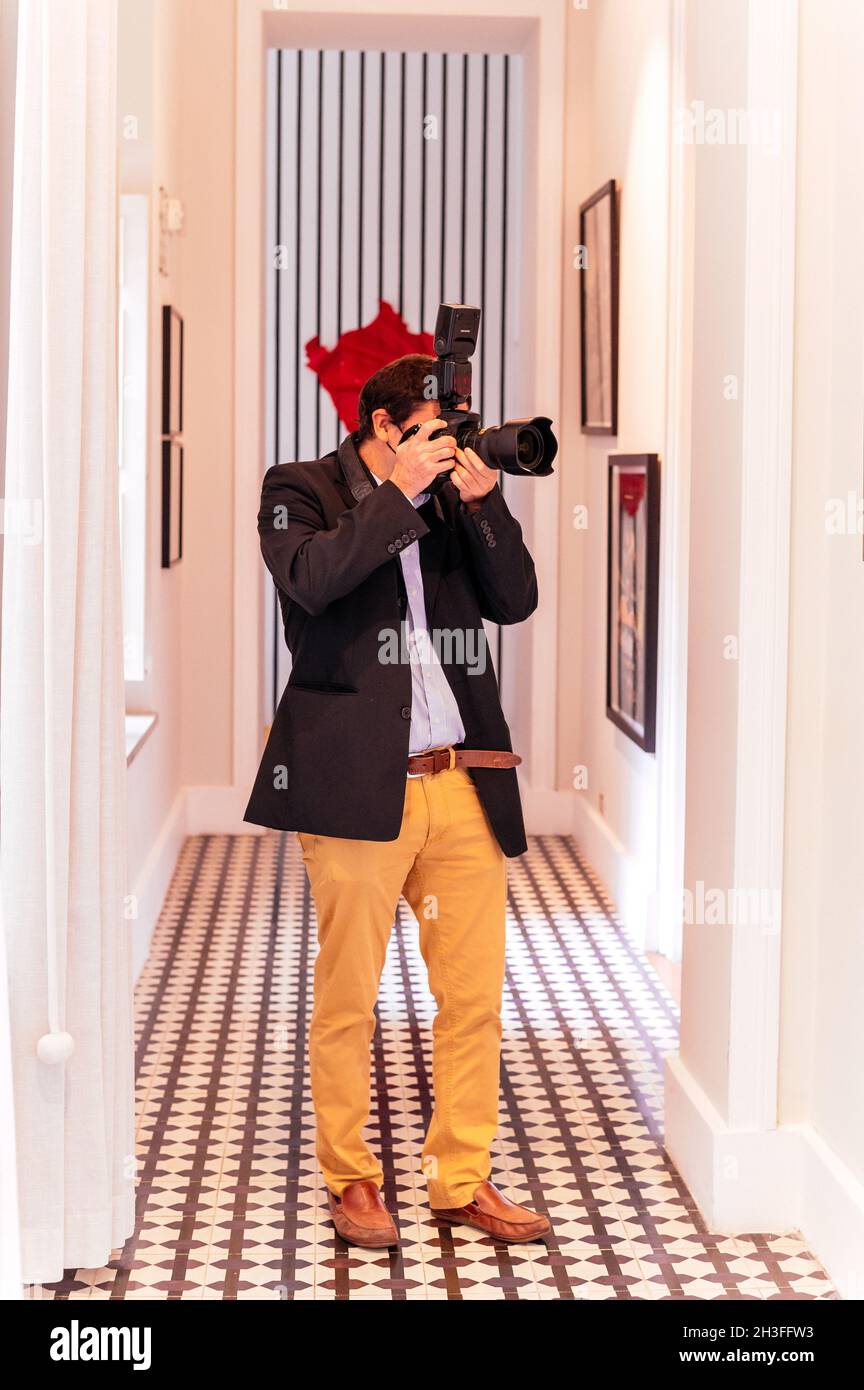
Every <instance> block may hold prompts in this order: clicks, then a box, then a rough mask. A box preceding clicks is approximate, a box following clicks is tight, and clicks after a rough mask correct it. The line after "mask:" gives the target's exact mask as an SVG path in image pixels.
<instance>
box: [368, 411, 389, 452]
mask: <svg viewBox="0 0 864 1390" xmlns="http://www.w3.org/2000/svg"><path fill="white" fill-rule="evenodd" d="M390 424H392V421H391V419H390V416H389V415H388V413H387V411H386V410H385V409H384V407H383V406H379V408H378V409H377V410H373V411H372V429H373V431H374V434H375V438H376V439H380V440H381V443H382V444H386V443H387V426H388V425H390Z"/></svg>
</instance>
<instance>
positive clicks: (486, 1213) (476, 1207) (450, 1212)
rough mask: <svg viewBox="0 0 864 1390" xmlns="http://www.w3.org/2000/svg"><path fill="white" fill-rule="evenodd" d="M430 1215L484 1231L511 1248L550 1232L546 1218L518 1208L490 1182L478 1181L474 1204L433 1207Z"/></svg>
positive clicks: (549, 1225)
mask: <svg viewBox="0 0 864 1390" xmlns="http://www.w3.org/2000/svg"><path fill="white" fill-rule="evenodd" d="M432 1215H433V1216H437V1218H438V1220H439V1221H446V1222H448V1224H449V1225H451V1226H474V1227H475V1228H476V1229H477V1230H478V1231H485V1232H486V1234H487V1236H491V1237H492V1239H493V1240H503V1241H506V1242H507V1243H508V1244H510V1245H518V1244H521V1243H522V1242H523V1241H526V1242H527V1241H529V1240H540V1241H545V1239H546V1237H547V1236H548V1235H549V1234H550V1233H551V1231H552V1225H551V1222H550V1221H549V1218H548V1217H547V1216H542V1215H541V1214H540V1212H538V1211H529V1209H528V1207H517V1205H516V1203H515V1202H511V1201H510V1198H509V1197H505V1196H504V1193H503V1192H499V1191H498V1189H497V1187H495V1185H494V1184H493V1183H491V1182H481V1184H480V1186H479V1187H478V1188H477V1190H476V1192H475V1193H474V1201H473V1202H468V1204H467V1205H466V1206H464V1207H433V1208H432Z"/></svg>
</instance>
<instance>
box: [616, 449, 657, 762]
mask: <svg viewBox="0 0 864 1390" xmlns="http://www.w3.org/2000/svg"><path fill="white" fill-rule="evenodd" d="M607 510H608V515H607V529H606V715H607V717H608V718H609V719H611V721H612V723H613V724H615V725H616V726H617V727H618V728H619V729H621V730H622V732H623V733H625V734H626V735H627V737H628V738H631V739H632V740H633V742H634V743H636V744H638V746H639V747H640V748H642V749H643V750H644V751H645V752H646V753H653V752H654V751H655V740H656V726H657V625H658V606H659V579H660V460H659V457H658V455H657V454H610V455H609V484H608V509H607Z"/></svg>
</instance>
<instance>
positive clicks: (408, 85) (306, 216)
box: [262, 49, 523, 723]
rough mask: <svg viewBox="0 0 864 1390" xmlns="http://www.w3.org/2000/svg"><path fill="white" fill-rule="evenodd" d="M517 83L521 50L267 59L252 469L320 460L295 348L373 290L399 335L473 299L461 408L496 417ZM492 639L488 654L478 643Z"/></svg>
mask: <svg viewBox="0 0 864 1390" xmlns="http://www.w3.org/2000/svg"><path fill="white" fill-rule="evenodd" d="M522 82H523V72H522V59H521V57H520V56H519V55H502V54H490V55H488V56H487V55H485V54H482V53H471V54H467V55H464V54H461V53H458V54H457V53H448V54H446V55H444V54H440V53H431V54H422V53H395V52H394V53H386V54H381V53H379V52H370V53H360V52H339V51H335V50H325V51H319V50H317V49H316V50H310V49H304V50H289V49H283V50H271V52H270V53H269V54H268V62H267V121H268V132H267V168H268V176H267V227H268V231H267V236H268V248H267V252H268V265H269V266H270V267H271V269H270V270H269V272H268V276H267V358H266V367H267V389H266V403H267V404H266V411H267V420H266V443H267V464H268V466H269V464H270V463H284V462H286V461H288V460H291V459H296V458H303V459H308V458H316V457H319V456H321V455H323V454H325V453H327V452H329V451H330V450H332V449H334V448H335V447H336V445H337V443H338V442H339V440H340V439H341V438H342V436H343V435H344V433H345V431H344V427H343V426H342V424H341V422H340V421H339V420H338V417H337V415H336V411H335V409H334V407H333V404H332V402H331V400H330V397H329V396H328V394H327V392H326V391H324V390H322V389H321V388H320V387H319V385H318V382H317V378H316V377H315V375H314V373H312V372H311V371H310V370H309V368H308V367H307V365H306V351H305V346H306V343H307V342H308V341H309V340H310V338H313V337H315V336H318V337H319V338H320V340H321V342H322V343H323V344H324V346H325V347H332V346H333V344H334V343H335V342H336V340H337V338H338V337H339V334H340V332H346V331H348V330H350V329H353V328H357V327H359V326H361V325H362V324H364V323H368V322H370V321H371V320H372V319H373V318H374V317H375V315H376V314H377V312H378V301H379V298H381V299H384V300H386V301H387V302H388V303H389V304H391V305H392V306H393V308H394V309H396V310H397V311H399V312H401V314H402V317H403V318H404V319H405V321H406V323H407V325H408V328H409V329H410V330H411V331H412V332H418V331H420V330H421V329H422V330H425V331H427V332H431V331H432V329H433V327H434V323H435V314H436V311H437V308H438V304H439V302H440V301H441V300H442V299H445V300H457V301H462V302H464V303H472V304H479V305H481V307H482V309H483V332H482V337H481V343H480V346H479V349H478V351H477V353H476V355H475V357H474V405H475V408H477V409H479V410H480V411H481V413H482V415H483V418H484V421H485V422H488V423H492V424H494V423H498V422H499V421H500V420H502V419H505V418H506V417H507V415H508V414H509V413H511V410H512V407H511V406H510V404H509V401H510V400H511V399H514V398H515V396H516V395H518V387H517V385H516V383H518V375H519V369H520V363H519V325H518V306H519V290H520V275H521V253H522V247H521V225H522V215H521V200H522V125H523V115H522ZM427 117H432V118H434V122H435V124H434V125H430V123H429V122H428V121H427V122H426V123H425V124H424V118H427ZM424 130H425V131H426V134H425V135H424ZM430 136H431V138H429V137H430ZM361 169H362V179H361ZM277 247H280V248H281V252H280V255H281V259H282V266H281V268H279V269H277V268H276V265H275V262H276V248H277ZM265 592H266V601H265V642H264V652H265V679H264V687H263V688H264V708H263V711H262V715H263V721H264V722H265V723H269V722H270V720H271V719H272V716H273V711H274V709H275V705H276V704H277V703H278V700H279V697H280V696H281V693H282V690H283V689H284V685H285V681H286V680H287V677H288V673H289V671H290V657H289V654H288V652H287V650H286V648H285V645H284V639H283V637H282V631H281V618H280V615H279V613H278V604H277V603H276V597H275V591H274V589H273V586H272V584H270V583H269V582H268V583H267V584H266V586H265ZM490 643H491V646H492V651H493V653H496V649H497V641H495V640H492V633H490Z"/></svg>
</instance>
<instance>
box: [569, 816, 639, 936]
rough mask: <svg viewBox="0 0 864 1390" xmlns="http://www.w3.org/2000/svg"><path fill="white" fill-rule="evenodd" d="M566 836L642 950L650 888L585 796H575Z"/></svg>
mask: <svg viewBox="0 0 864 1390" xmlns="http://www.w3.org/2000/svg"><path fill="white" fill-rule="evenodd" d="M571 804H572V807H573V814H572V820H571V823H570V833H571V834H572V836H573V838H574V840H575V841H576V844H577V846H578V847H579V850H580V852H581V854H582V856H583V858H584V859H585V860H587V862H588V863H589V864H590V865H591V868H592V869H593V870H594V872H595V873H596V875H597V877H598V878H599V879H601V881H602V882H603V884H604V886H605V888H606V890H607V892H608V894H609V897H610V898H611V899H612V901H613V902H614V903H615V907H616V911H617V913H618V918H619V920H620V921H621V922H622V923H623V924H624V926H625V927H626V928H627V930H628V932H629V934H630V936H631V937H632V939H633V941H634V942H635V943H636V944H637V945H638V946H640V947H641V948H642V949H643V950H644V949H645V947H646V944H647V942H648V924H649V914H650V911H651V908H652V901H653V897H654V889H653V885H649V884H648V883H646V880H645V874H644V871H643V869H642V868H641V866H640V864H639V863H638V861H637V860H636V859H634V857H633V855H632V854H630V853H628V851H627V849H626V848H625V846H624V845H623V844H622V843H621V841H620V840H619V839H618V836H617V835H616V834H615V832H614V830H613V829H612V827H611V826H610V825H609V823H608V821H606V820H604V819H603V817H602V816H601V815H600V814H599V812H598V811H597V810H595V808H594V807H593V806H592V805H591V803H590V801H589V800H588V798H587V795H586V794H585V793H583V792H577V793H576V794H575V795H574V796H573V797H572V798H571Z"/></svg>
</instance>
